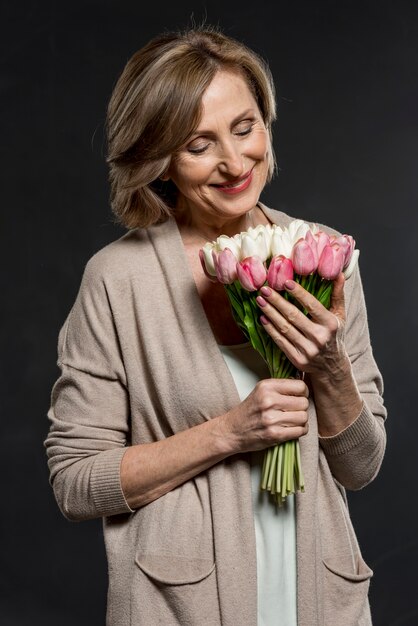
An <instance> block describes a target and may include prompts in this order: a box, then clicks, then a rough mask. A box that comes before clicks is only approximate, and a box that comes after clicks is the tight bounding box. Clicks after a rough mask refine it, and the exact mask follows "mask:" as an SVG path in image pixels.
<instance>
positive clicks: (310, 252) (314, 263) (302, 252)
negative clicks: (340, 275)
mask: <svg viewBox="0 0 418 626" xmlns="http://www.w3.org/2000/svg"><path fill="white" fill-rule="evenodd" d="M317 256H318V255H317V251H316V250H315V249H314V248H313V247H312V246H311V245H310V243H309V242H308V241H306V239H299V241H297V242H296V243H295V245H294V246H293V251H292V263H293V269H294V270H295V272H296V274H300V275H301V276H308V274H312V272H314V271H315V270H316V269H317V267H318V258H317Z"/></svg>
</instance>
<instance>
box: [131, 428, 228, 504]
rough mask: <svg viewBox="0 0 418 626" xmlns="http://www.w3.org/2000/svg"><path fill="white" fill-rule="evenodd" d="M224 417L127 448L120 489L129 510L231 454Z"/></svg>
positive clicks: (156, 496)
mask: <svg viewBox="0 0 418 626" xmlns="http://www.w3.org/2000/svg"><path fill="white" fill-rule="evenodd" d="M223 420H224V416H221V417H215V418H213V419H212V420H209V421H208V422H204V423H203V424H199V425H198V426H194V427H192V428H189V429H188V430H185V431H182V432H180V433H176V434H175V435H172V436H171V437H168V438H167V439H163V440H161V441H157V442H154V443H147V444H139V445H134V446H131V447H129V448H128V449H127V450H126V452H125V454H124V456H123V459H122V463H121V486H122V490H123V492H124V495H125V498H126V500H127V502H128V504H129V506H130V507H131V508H132V509H137V508H139V507H141V506H144V505H145V504H148V503H150V502H152V501H153V500H156V499H157V498H159V497H161V496H163V495H164V494H166V493H168V492H169V491H171V490H172V489H175V488H176V487H178V486H179V485H181V484H183V483H184V482H186V481H187V480H190V479H191V478H193V477H194V476H196V475H197V474H200V473H201V472H203V471H205V470H207V469H208V468H210V467H212V466H213V465H215V464H216V463H218V462H219V461H222V460H223V459H225V458H226V457H227V456H229V455H230V454H232V453H233V452H234V450H233V449H232V448H231V446H228V445H227V443H226V438H225V436H224V434H225V432H224V428H223Z"/></svg>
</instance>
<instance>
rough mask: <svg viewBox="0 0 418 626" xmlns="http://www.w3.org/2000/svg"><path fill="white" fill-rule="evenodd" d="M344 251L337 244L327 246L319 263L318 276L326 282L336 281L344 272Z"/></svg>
mask: <svg viewBox="0 0 418 626" xmlns="http://www.w3.org/2000/svg"><path fill="white" fill-rule="evenodd" d="M343 264H344V249H343V248H342V247H341V246H339V245H338V244H337V243H335V242H333V244H332V245H328V246H325V248H324V249H323V250H322V254H321V256H320V258H319V263H318V274H319V275H320V276H322V278H326V280H335V279H336V278H337V276H338V275H339V274H340V273H341V272H342V269H343Z"/></svg>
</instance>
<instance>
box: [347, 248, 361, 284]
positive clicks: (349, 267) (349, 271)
mask: <svg viewBox="0 0 418 626" xmlns="http://www.w3.org/2000/svg"><path fill="white" fill-rule="evenodd" d="M359 256H360V250H353V254H352V255H351V259H350V263H349V264H348V265H347V267H345V268H343V273H344V277H345V279H346V280H347V278H350V276H351V274H352V273H353V271H354V268H355V267H356V264H357V261H358V258H359Z"/></svg>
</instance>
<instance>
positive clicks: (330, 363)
mask: <svg viewBox="0 0 418 626" xmlns="http://www.w3.org/2000/svg"><path fill="white" fill-rule="evenodd" d="M285 286H286V291H288V292H289V294H291V295H292V296H293V297H294V298H296V300H298V302H300V304H301V305H302V306H303V307H304V308H305V309H306V311H307V312H308V314H309V317H308V316H307V315H305V314H304V313H303V312H302V311H300V310H299V309H298V307H297V306H295V305H294V304H292V303H291V302H289V301H288V300H286V299H285V298H283V297H282V296H281V295H280V294H279V293H278V292H277V291H275V290H274V289H271V288H270V287H262V288H261V289H260V293H261V294H262V295H261V296H258V297H257V303H258V305H259V307H260V308H261V311H262V316H261V317H260V320H261V322H262V323H263V325H264V328H265V329H266V331H267V332H268V334H269V335H270V336H271V337H272V339H273V340H274V341H275V343H276V344H277V345H278V346H279V348H281V349H282V350H283V352H284V353H285V354H286V356H287V357H288V358H289V360H290V361H291V362H292V363H293V365H295V366H296V367H297V368H298V370H300V371H302V372H307V373H309V374H311V375H313V376H314V377H315V376H319V377H321V376H326V377H328V378H329V377H334V376H335V375H336V374H337V373H338V372H339V371H340V370H341V368H342V367H343V364H346V363H347V353H346V351H345V348H344V341H343V339H344V326H345V302H344V275H343V274H340V275H339V276H338V278H337V279H336V280H335V281H334V287H333V292H332V298H331V308H330V309H329V310H327V309H326V308H325V307H324V306H323V305H322V304H321V303H320V302H319V301H318V300H317V299H316V298H315V297H314V296H313V295H312V294H310V293H308V292H307V291H306V290H305V289H304V288H303V287H302V286H301V285H299V284H298V283H296V282H295V281H293V280H292V281H287V283H286V285H285Z"/></svg>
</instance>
